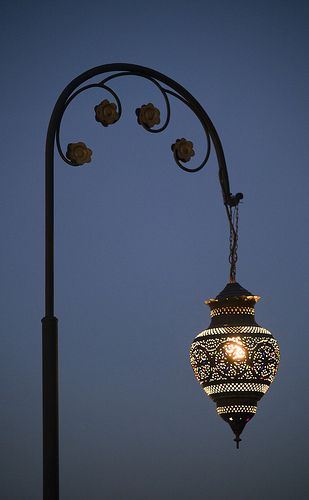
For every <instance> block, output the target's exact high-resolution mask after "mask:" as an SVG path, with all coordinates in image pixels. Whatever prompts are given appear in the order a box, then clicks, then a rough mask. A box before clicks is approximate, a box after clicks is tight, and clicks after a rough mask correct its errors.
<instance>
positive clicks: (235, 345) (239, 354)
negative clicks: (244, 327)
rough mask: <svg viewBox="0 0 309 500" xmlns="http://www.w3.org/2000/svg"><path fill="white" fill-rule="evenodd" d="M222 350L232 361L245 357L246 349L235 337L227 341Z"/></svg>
mask: <svg viewBox="0 0 309 500" xmlns="http://www.w3.org/2000/svg"><path fill="white" fill-rule="evenodd" d="M224 350H225V352H226V354H227V355H228V357H229V358H231V359H232V360H233V361H243V360H244V359H246V356H247V351H246V349H245V347H244V346H243V344H242V343H241V342H240V341H238V340H236V339H235V340H233V341H230V342H227V343H226V344H225V346H224Z"/></svg>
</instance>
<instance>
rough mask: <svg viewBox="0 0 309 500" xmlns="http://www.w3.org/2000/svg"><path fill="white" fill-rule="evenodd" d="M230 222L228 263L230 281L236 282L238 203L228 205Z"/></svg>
mask: <svg viewBox="0 0 309 500" xmlns="http://www.w3.org/2000/svg"><path fill="white" fill-rule="evenodd" d="M228 215H229V222H230V255H229V263H230V264H231V268H230V283H235V282H236V262H237V259H238V255H237V250H238V205H237V206H236V207H229V210H228Z"/></svg>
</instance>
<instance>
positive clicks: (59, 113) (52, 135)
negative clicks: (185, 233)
mask: <svg viewBox="0 0 309 500" xmlns="http://www.w3.org/2000/svg"><path fill="white" fill-rule="evenodd" d="M115 72H116V74H112V75H109V76H107V77H106V78H105V79H104V80H102V81H100V82H99V83H98V84H89V85H86V86H85V87H83V88H81V89H78V87H80V86H81V85H82V84H83V83H85V82H86V81H88V80H89V79H91V78H93V77H95V76H97V75H102V74H105V73H115ZM127 75H135V76H140V77H143V78H146V79H148V80H150V81H151V82H153V83H154V84H155V85H157V87H158V88H159V89H160V90H161V92H162V93H163V96H164V99H165V101H166V104H167V120H166V123H165V124H164V126H163V127H161V128H160V129H154V130H150V129H147V128H146V127H144V128H146V129H147V130H149V131H150V132H160V131H162V130H164V129H165V128H166V126H167V124H168V121H169V101H168V98H167V94H169V95H172V96H174V97H176V98H178V99H180V100H181V101H182V102H184V103H185V104H186V105H187V106H188V107H189V108H190V109H191V110H192V111H193V112H194V113H195V115H196V116H197V118H198V119H199V121H200V123H201V124H202V126H203V129H204V131H205V134H206V139H207V143H208V144H207V153H206V157H205V160H204V161H203V162H202V164H201V165H200V166H198V167H197V168H193V169H190V168H187V167H185V166H184V165H183V164H182V163H181V162H180V161H179V159H178V158H177V154H175V153H174V157H175V160H176V163H177V164H178V166H179V167H180V168H182V169H183V170H185V171H186V172H197V171H199V170H201V168H203V167H204V165H205V164H206V162H207V160H208V157H209V152H210V142H209V137H210V139H211V142H212V144H213V145H214V148H215V151H216V156H217V160H218V165H219V181H220V185H221V189H222V195H223V202H224V205H225V206H226V209H227V212H228V214H229V211H230V210H231V207H235V206H237V205H238V203H239V201H240V200H241V199H242V197H243V195H242V194H241V193H237V194H236V195H234V196H233V195H232V194H231V192H230V184H229V177H228V171H227V166H226V162H225V157H224V152H223V148H222V144H221V141H220V138H219V136H218V133H217V131H216V129H215V127H214V125H213V123H212V121H211V119H210V118H209V116H208V114H207V113H206V111H205V110H204V108H203V107H202V106H201V104H200V103H199V102H198V101H197V100H196V99H195V98H194V97H193V96H192V95H191V94H190V93H189V92H188V91H187V90H186V89H185V88H184V87H182V86H181V85H180V84H179V83H177V82H175V81H174V80H172V79H171V78H169V77H167V76H166V75H163V74H162V73H159V72H158V71H155V70H153V69H150V68H146V67H144V66H138V65H134V64H125V63H119V64H118V63H115V64H105V65H102V66H97V67H95V68H92V69H90V70H88V71H85V72H84V73H82V74H81V75H79V76H78V77H76V78H75V79H74V80H72V81H71V82H70V83H69V85H67V87H65V89H64V90H63V92H62V93H61V94H60V96H59V98H58V100H57V102H56V105H55V107H54V110H53V112H52V115H51V118H50V122H49V127H48V132H47V138H46V152H45V159H46V316H47V317H52V316H53V314H54V249H53V239H54V147H55V141H56V143H57V146H58V150H59V153H60V155H61V157H62V159H63V160H64V161H66V162H67V163H69V164H72V163H71V162H70V161H68V159H67V158H66V157H65V155H64V154H63V153H62V150H61V146H60V139H59V130H60V124H61V120H62V117H63V114H64V112H65V110H66V108H67V106H68V105H69V103H70V102H71V101H72V99H73V98H74V97H75V96H77V95H78V94H80V92H82V91H83V90H86V89H88V88H92V87H101V88H104V89H106V90H107V91H109V92H111V93H112V94H113V96H114V97H115V99H116V102H117V105H118V108H120V109H119V111H120V112H121V105H120V101H119V98H118V96H117V95H116V94H115V92H114V91H112V90H111V89H110V88H109V87H107V86H106V83H107V82H108V81H111V80H112V79H114V78H116V77H119V76H127ZM161 84H164V85H166V86H168V87H170V88H169V89H165V88H163V87H162V85H161ZM76 89H78V90H76ZM171 89H172V90H171Z"/></svg>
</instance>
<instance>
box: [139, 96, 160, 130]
mask: <svg viewBox="0 0 309 500" xmlns="http://www.w3.org/2000/svg"><path fill="white" fill-rule="evenodd" d="M136 115H137V121H138V123H139V124H140V125H142V126H143V127H145V128H152V127H154V126H155V125H159V123H160V110H159V109H158V108H156V107H155V106H154V105H153V104H152V103H151V102H149V103H148V104H143V105H142V106H141V107H140V108H138V109H137V110H136Z"/></svg>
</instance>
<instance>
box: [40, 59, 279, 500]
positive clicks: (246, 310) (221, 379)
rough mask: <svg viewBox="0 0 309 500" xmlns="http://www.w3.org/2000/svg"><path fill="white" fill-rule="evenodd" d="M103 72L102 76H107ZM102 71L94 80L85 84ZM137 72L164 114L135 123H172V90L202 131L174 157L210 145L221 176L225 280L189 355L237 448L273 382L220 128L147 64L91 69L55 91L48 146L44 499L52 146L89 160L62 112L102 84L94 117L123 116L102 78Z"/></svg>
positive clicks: (49, 476) (53, 464)
mask: <svg viewBox="0 0 309 500" xmlns="http://www.w3.org/2000/svg"><path fill="white" fill-rule="evenodd" d="M106 74H107V76H106ZM98 75H104V78H103V79H102V76H101V79H100V80H99V81H98V82H96V83H86V82H89V80H91V79H92V78H94V77H96V76H98ZM130 75H134V76H138V77H141V78H144V79H146V80H148V81H150V82H151V83H152V84H153V85H155V86H156V88H157V89H158V90H159V91H160V92H161V94H162V96H163V99H164V102H165V105H166V118H165V121H164V123H163V124H162V125H161V124H160V123H161V117H160V111H159V109H158V108H156V107H155V106H154V105H153V104H152V103H148V104H143V105H141V106H140V107H139V108H137V109H136V116H137V122H138V124H139V125H140V126H142V127H143V128H144V129H145V130H146V131H148V132H151V133H159V132H163V131H164V130H165V129H166V128H167V126H168V124H169V122H170V97H173V98H176V99H178V100H180V101H181V102H182V103H184V104H185V105H186V106H187V107H188V108H189V109H191V111H192V112H193V113H194V114H195V115H196V117H197V118H198V119H199V121H200V123H201V125H202V127H203V130H204V133H205V138H206V154H205V157H204V159H203V161H202V162H201V163H200V164H199V165H198V166H195V167H192V168H189V167H188V166H187V164H188V162H189V161H190V160H191V159H192V157H193V156H194V154H195V152H194V149H193V143H192V141H191V140H187V139H185V138H180V139H177V140H176V141H175V142H174V144H173V145H172V147H171V148H172V153H173V156H174V160H175V162H176V164H177V165H178V166H179V167H180V168H181V169H182V170H184V171H185V172H189V173H193V172H198V171H199V170H201V169H202V168H203V167H204V166H205V164H206V163H207V160H208V158H209V155H210V148H211V145H213V146H214V149H215V152H216V156H217V160H218V165H219V182H220V185H221V189H222V194H223V203H224V206H225V209H226V213H227V217H228V222H229V228H230V265H231V268H230V283H229V284H228V285H227V286H226V287H225V289H224V290H223V291H222V292H221V293H220V294H219V295H218V296H217V297H216V298H215V299H210V300H209V301H207V302H206V303H207V304H208V305H209V306H210V309H211V317H212V320H211V323H210V326H209V328H207V329H206V330H205V331H203V332H201V333H200V334H199V335H198V336H197V337H196V338H195V340H194V341H193V344H192V347H191V351H190V359H191V364H192V367H193V370H194V372H195V375H196V377H197V379H198V380H199V382H200V383H201V385H202V387H203V388H204V390H205V392H206V393H207V394H208V395H209V396H210V397H211V398H212V399H213V400H214V401H215V402H216V403H217V412H218V414H219V415H220V416H222V417H223V419H224V420H226V421H227V422H228V423H229V424H230V426H231V428H232V430H233V431H234V433H235V440H236V444H237V447H238V444H239V441H240V438H239V436H240V434H241V432H242V430H243V428H244V426H245V425H246V423H247V422H248V421H249V420H250V419H251V418H252V416H253V415H254V414H255V411H256V405H257V402H258V400H259V399H260V398H261V397H262V396H263V394H264V393H265V392H266V391H267V389H268V387H269V385H270V383H271V382H272V380H273V378H274V376H275V373H276V370H277V366H278V362H279V348H278V344H277V342H276V341H275V339H274V338H273V336H272V335H271V334H270V332H268V330H266V329H264V328H261V327H259V326H258V325H257V323H255V320H254V305H255V303H256V302H257V300H258V299H259V297H258V296H256V295H252V294H251V293H250V292H248V291H247V290H245V289H244V288H242V287H241V286H240V285H239V284H238V283H237V282H236V261H237V243H238V206H239V202H240V200H241V199H242V198H243V195H242V194H241V193H237V194H236V195H232V194H231V191H230V185H229V178H228V172H227V167H226V163H225V158H224V153H223V149H222V145H221V141H220V138H219V136H218V133H217V131H216V129H215V127H214V125H213V123H212V121H211V120H210V118H209V116H208V115H207V113H206V112H205V110H204V109H203V107H202V106H201V105H200V103H199V102H198V101H197V100H196V99H195V98H194V97H193V96H192V95H191V94H190V93H189V92H188V91H187V90H186V89H185V88H184V87H182V86H181V85H179V84H178V83H177V82H175V81H174V80H172V79H171V78H169V77H167V76H165V75H163V74H162V73H159V72H158V71H155V70H153V69H149V68H146V67H144V66H137V65H133V64H122V63H121V64H106V65H103V66H97V67H95V68H92V69H90V70H88V71H86V72H84V73H82V74H81V75H79V76H78V77H76V78H75V79H74V80H72V82H71V83H69V85H67V87H66V88H65V89H64V90H63V92H62V93H61V94H60V96H59V98H58V100H57V102H56V104H55V107H54V110H53V112H52V115H51V118H50V122H49V127H48V132H47V137H46V150H45V166H46V167H45V168H46V170H45V200H46V201H45V317H44V318H43V319H42V330H43V338H42V345H43V498H44V500H58V499H59V428H58V333H57V323H58V320H57V318H56V317H55V315H54V149H55V145H56V147H57V150H58V152H59V155H60V157H61V158H62V160H63V161H65V162H66V163H67V164H68V165H71V166H73V167H78V166H80V165H83V164H86V163H89V162H90V161H91V156H92V150H91V149H90V148H89V147H88V146H87V145H86V144H85V143H84V142H82V141H79V142H76V143H70V144H68V146H67V149H66V152H65V153H64V151H63V150H62V147H61V141H60V125H61V121H62V117H63V114H64V112H65V110H66V108H67V107H68V106H69V104H70V103H71V101H72V100H73V99H74V98H75V97H76V96H77V95H79V94H81V93H82V92H84V91H86V90H89V89H92V88H99V89H102V90H104V91H105V92H106V93H107V94H108V95H109V97H110V96H111V98H112V101H109V100H108V99H103V100H102V101H101V102H100V103H98V104H97V105H96V106H95V108H94V118H95V120H96V121H97V122H98V123H99V124H101V125H102V126H103V127H108V126H111V125H113V124H114V123H116V122H117V121H118V120H119V119H120V118H121V113H122V106H121V101H120V99H119V97H118V95H117V94H116V92H115V91H114V90H113V89H112V88H111V87H110V86H109V85H107V84H108V83H109V82H111V81H112V80H113V79H116V78H120V77H126V76H130Z"/></svg>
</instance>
